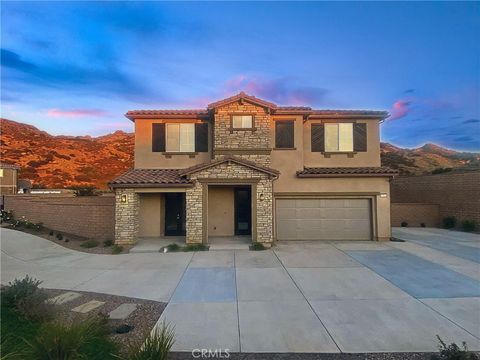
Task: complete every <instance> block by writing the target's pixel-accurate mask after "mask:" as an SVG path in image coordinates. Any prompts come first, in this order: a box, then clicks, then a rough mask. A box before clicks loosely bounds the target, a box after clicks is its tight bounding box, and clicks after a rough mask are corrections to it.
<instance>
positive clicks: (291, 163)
mask: <svg viewBox="0 0 480 360" xmlns="http://www.w3.org/2000/svg"><path fill="white" fill-rule="evenodd" d="M387 116H388V113H387V112H384V111H356V110H348V111H345V110H314V109H311V108H310V107H297V106H278V105H276V104H273V103H271V102H267V101H264V100H261V99H258V98H256V97H254V96H250V95H247V94H245V93H243V92H242V93H240V94H237V95H235V96H232V97H230V98H227V99H224V100H220V101H218V102H214V103H212V104H210V105H208V107H207V108H206V109H201V110H135V111H129V112H128V113H127V114H126V117H127V118H129V119H130V120H132V121H133V122H134V123H135V167H134V169H132V170H129V171H127V172H126V173H125V174H123V175H121V176H120V177H118V178H117V179H115V180H113V181H112V182H111V183H110V186H111V187H112V188H113V189H114V190H115V193H116V214H115V218H116V219H115V221H116V226H115V232H116V233H115V237H116V239H115V241H116V243H119V244H130V243H135V242H136V240H137V239H138V238H140V237H159V238H160V237H167V236H185V241H186V243H204V244H208V243H209V241H211V240H212V239H213V238H214V237H216V236H221V237H233V236H235V235H244V236H249V237H250V238H251V240H252V241H254V242H261V243H263V244H264V245H266V246H269V245H271V244H272V242H273V241H274V240H387V239H389V238H390V194H389V188H390V180H391V178H392V177H393V176H394V175H396V172H395V171H393V170H391V169H388V168H385V167H381V165H380V139H379V125H380V123H381V122H382V120H384V119H385V118H386V117H387Z"/></svg>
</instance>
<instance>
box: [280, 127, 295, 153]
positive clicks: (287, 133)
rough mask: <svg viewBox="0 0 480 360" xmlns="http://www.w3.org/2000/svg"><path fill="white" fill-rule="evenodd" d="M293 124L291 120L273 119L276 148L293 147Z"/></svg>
mask: <svg viewBox="0 0 480 360" xmlns="http://www.w3.org/2000/svg"><path fill="white" fill-rule="evenodd" d="M294 124H295V122H294V121H292V120H288V121H284V120H282V121H278V120H277V121H275V147H276V148H278V149H293V148H294V146H295V145H294Z"/></svg>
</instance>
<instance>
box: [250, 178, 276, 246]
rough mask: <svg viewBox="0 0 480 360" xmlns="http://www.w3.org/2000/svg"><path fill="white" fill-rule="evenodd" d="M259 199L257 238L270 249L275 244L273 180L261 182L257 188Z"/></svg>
mask: <svg viewBox="0 0 480 360" xmlns="http://www.w3.org/2000/svg"><path fill="white" fill-rule="evenodd" d="M256 190H257V191H256V194H252V195H254V196H256V197H257V199H256V201H257V204H256V207H257V209H256V210H257V219H256V225H257V237H256V241H257V242H259V243H262V244H263V245H264V246H265V247H270V246H271V245H272V242H273V186H272V180H270V179H268V180H267V179H265V180H261V181H259V183H258V184H257V186H256Z"/></svg>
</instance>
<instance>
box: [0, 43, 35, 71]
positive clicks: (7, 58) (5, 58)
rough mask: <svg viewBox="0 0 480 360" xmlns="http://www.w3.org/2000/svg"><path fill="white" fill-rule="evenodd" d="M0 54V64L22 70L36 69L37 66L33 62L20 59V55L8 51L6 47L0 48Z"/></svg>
mask: <svg viewBox="0 0 480 360" xmlns="http://www.w3.org/2000/svg"><path fill="white" fill-rule="evenodd" d="M0 56H1V64H2V66H5V67H8V68H12V69H17V70H20V71H24V72H33V71H35V70H36V69H37V67H36V66H35V65H34V64H32V63H30V62H28V61H24V60H22V58H21V57H20V55H18V54H17V53H15V52H13V51H10V50H7V49H1V51H0Z"/></svg>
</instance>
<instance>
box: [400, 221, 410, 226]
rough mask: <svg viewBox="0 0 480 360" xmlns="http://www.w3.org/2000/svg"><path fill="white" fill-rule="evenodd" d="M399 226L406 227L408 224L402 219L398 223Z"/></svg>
mask: <svg viewBox="0 0 480 360" xmlns="http://www.w3.org/2000/svg"><path fill="white" fill-rule="evenodd" d="M400 226H401V227H407V226H408V223H407V222H406V221H402V223H401V224H400Z"/></svg>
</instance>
